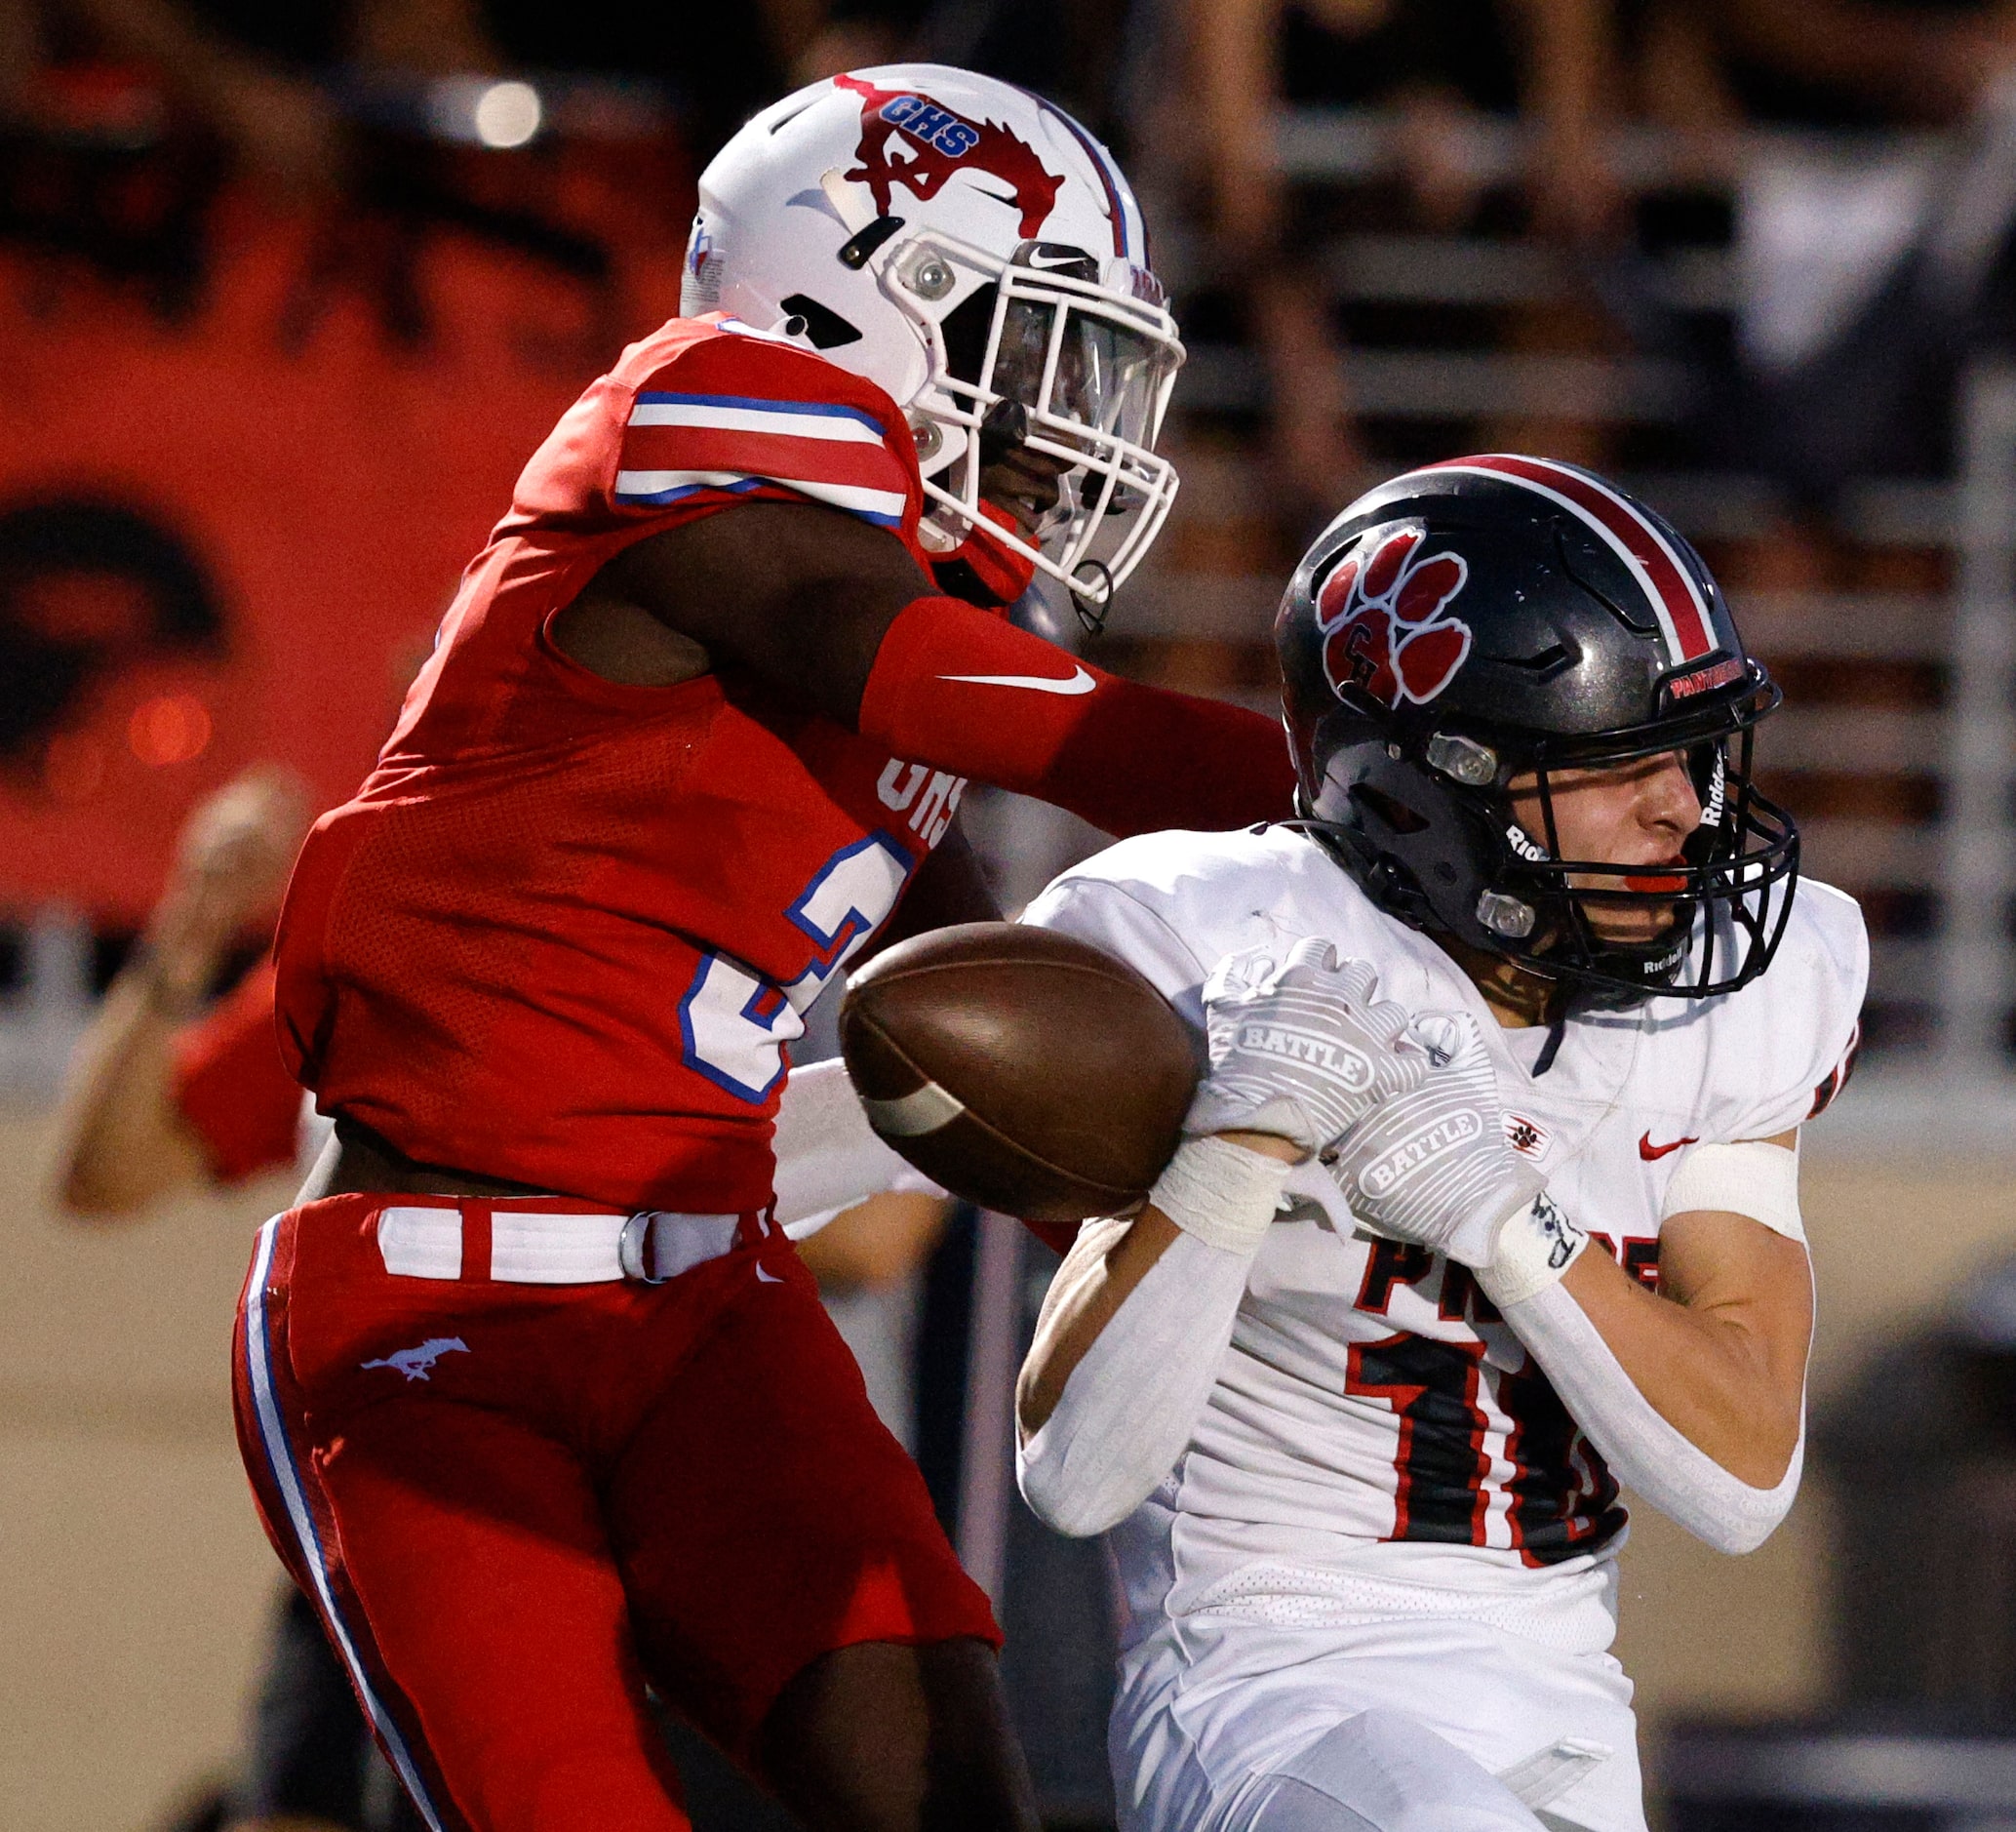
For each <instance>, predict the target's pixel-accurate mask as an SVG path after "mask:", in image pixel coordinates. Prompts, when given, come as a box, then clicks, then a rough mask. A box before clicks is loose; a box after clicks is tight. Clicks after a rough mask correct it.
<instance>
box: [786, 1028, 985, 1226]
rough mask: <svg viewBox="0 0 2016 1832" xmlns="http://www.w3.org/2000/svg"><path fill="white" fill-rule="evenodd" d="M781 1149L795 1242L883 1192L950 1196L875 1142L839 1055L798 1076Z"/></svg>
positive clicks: (790, 1084)
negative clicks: (908, 1191)
mask: <svg viewBox="0 0 2016 1832" xmlns="http://www.w3.org/2000/svg"><path fill="white" fill-rule="evenodd" d="M775 1148H776V1154H777V1170H776V1179H775V1189H776V1195H777V1221H778V1223H779V1224H780V1225H781V1226H782V1227H783V1229H784V1231H785V1233H787V1234H789V1235H790V1236H791V1237H792V1238H793V1239H794V1240H803V1239H804V1238H805V1237H806V1236H807V1235H808V1234H813V1233H816V1232H817V1231H818V1229H819V1228H820V1227H821V1226H822V1225H824V1223H826V1222H828V1221H830V1220H832V1219H833V1217H834V1216H835V1215H839V1214H841V1213H842V1212H843V1211H844V1210H848V1209H851V1208H852V1207H853V1206H854V1205H855V1204H856V1203H859V1202H865V1201H867V1199H868V1198H869V1197H870V1196H879V1195H881V1194H882V1192H883V1191H884V1190H891V1189H904V1190H922V1191H924V1192H926V1193H927V1194H929V1195H936V1196H942V1195H943V1194H944V1193H945V1192H944V1191H943V1190H942V1189H940V1188H939V1187H938V1186H937V1184H935V1183H933V1182H932V1181H931V1180H930V1178H929V1177H928V1176H926V1175H924V1173H923V1172H922V1171H917V1170H913V1169H912V1168H911V1167H910V1165H909V1164H907V1163H906V1162H905V1161H904V1160H903V1159H902V1158H900V1157H899V1156H897V1154H896V1153H895V1152H894V1151H893V1150H891V1149H890V1148H889V1146H888V1145H886V1144H884V1143H883V1142H882V1140H881V1139H879V1138H878V1137H876V1135H875V1131H874V1129H873V1128H872V1127H871V1126H870V1125H869V1124H868V1116H867V1114H865V1113H864V1112H862V1110H861V1101H860V1097H859V1096H858V1095H856V1094H855V1093H854V1088H853V1084H852V1083H851V1082H850V1081H849V1080H848V1078H847V1065H846V1064H845V1063H844V1062H842V1061H841V1060H840V1058H839V1057H838V1056H836V1057H834V1058H833V1060H831V1061H830V1062H813V1063H811V1064H810V1065H809V1066H808V1067H805V1068H802V1069H793V1070H792V1071H791V1077H790V1079H789V1080H788V1081H786V1082H785V1084H784V1094H783V1098H782V1100H781V1101H780V1102H779V1104H778V1107H777V1133H776V1139H775Z"/></svg>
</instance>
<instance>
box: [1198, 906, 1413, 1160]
mask: <svg viewBox="0 0 2016 1832" xmlns="http://www.w3.org/2000/svg"><path fill="white" fill-rule="evenodd" d="M1378 987H1379V976H1378V975H1377V974H1375V973H1374V972H1373V971H1372V969H1371V968H1370V967H1369V966H1368V965H1367V964H1366V963H1365V962H1364V961H1346V962H1345V963H1344V964H1343V965H1342V966H1341V967H1340V966H1339V965H1338V964H1337V953H1336V950H1335V949H1334V948H1333V947H1331V945H1330V944H1329V943H1328V942H1327V941H1323V940H1319V939H1318V938H1317V937H1316V936H1308V937H1306V938H1305V939H1303V940H1301V941H1298V942H1297V943H1296V944H1295V946H1294V948H1293V950H1292V951H1291V952H1290V953H1289V955H1288V957H1287V959H1286V960H1285V961H1283V962H1281V963H1280V964H1279V965H1278V966H1277V965H1276V964H1275V960H1274V957H1273V955H1272V953H1271V952H1270V951H1268V950H1265V949H1259V948H1255V949H1251V950H1248V951H1247V952H1246V953H1244V954H1234V955H1231V956H1228V957H1227V958H1226V959H1225V960H1223V961H1221V962H1219V964H1218V968H1217V971H1216V972H1215V973H1213V974H1212V975H1211V976H1210V979H1209V980H1208V981H1207V982H1206V986H1205V989H1204V1005H1205V1021H1206V1025H1207V1027H1208V1033H1209V1043H1210V1056H1211V1066H1210V1069H1209V1071H1208V1072H1207V1073H1206V1076H1205V1080H1204V1086H1203V1087H1201V1088H1200V1089H1199V1090H1198V1091H1197V1098H1196V1099H1195V1100H1193V1101H1192V1102H1191V1105H1190V1113H1189V1117H1188V1118H1187V1119H1185V1121H1184V1122H1183V1130H1184V1132H1186V1133H1187V1134H1189V1135H1192V1136H1193V1137H1197V1136H1201V1135H1205V1134H1207V1133H1270V1134H1273V1135H1275V1136H1277V1137H1280V1138H1285V1139H1287V1140H1288V1141H1289V1142H1290V1143H1291V1144H1294V1145H1296V1146H1298V1147H1299V1148H1300V1149H1301V1150H1302V1151H1303V1152H1304V1153H1305V1154H1307V1153H1309V1152H1313V1151H1320V1150H1321V1149H1323V1147H1324V1146H1325V1145H1327V1144H1328V1143H1329V1142H1330V1141H1331V1140H1332V1139H1334V1138H1337V1137H1339V1136H1341V1135H1343V1134H1344V1133H1346V1132H1348V1131H1349V1130H1350V1129H1351V1127H1352V1126H1354V1125H1355V1124H1357V1122H1358V1121H1359V1120H1360V1119H1362V1118H1363V1117H1364V1115H1365V1114H1366V1113H1368V1112H1369V1111H1371V1110H1372V1108H1373V1107H1374V1106H1375V1105H1376V1104H1377V1103H1378V1102H1379V1101H1381V1100H1383V1099H1386V1098H1388V1097H1390V1096H1393V1095H1400V1094H1403V1093H1404V1092H1405V1091H1406V1090H1408V1089H1411V1088H1415V1087H1417V1086H1418V1085H1419V1084H1420V1082H1421V1080H1422V1078H1423V1077H1424V1076H1425V1075H1426V1074H1427V1073H1428V1055H1427V1053H1426V1052H1425V1051H1423V1050H1421V1049H1420V1048H1419V1047H1418V1046H1416V1045H1413V1044H1411V1043H1408V1042H1406V1041H1405V1037H1404V1032H1405V1030H1406V1024H1407V1015H1406V1013H1405V1012H1404V1011H1403V1009H1402V1008H1401V1007H1400V1006H1398V1005H1395V1004H1393V1003H1392V1002H1391V1001H1390V1000H1387V1001H1381V1000H1375V998H1374V997H1373V995H1374V994H1375V993H1376V992H1377V990H1378Z"/></svg>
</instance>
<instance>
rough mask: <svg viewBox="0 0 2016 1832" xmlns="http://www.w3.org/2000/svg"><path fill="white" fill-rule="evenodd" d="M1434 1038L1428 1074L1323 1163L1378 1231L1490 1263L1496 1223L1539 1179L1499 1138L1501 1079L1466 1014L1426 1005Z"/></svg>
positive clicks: (1419, 1020)
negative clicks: (1433, 1064)
mask: <svg viewBox="0 0 2016 1832" xmlns="http://www.w3.org/2000/svg"><path fill="white" fill-rule="evenodd" d="M1413 1028H1414V1031H1415V1033H1416V1034H1417V1035H1421V1034H1426V1035H1429V1036H1431V1037H1433V1038H1434V1039H1435V1042H1436V1046H1437V1047H1436V1048H1435V1050H1434V1052H1433V1059H1434V1062H1435V1066H1433V1067H1431V1068H1430V1069H1429V1070H1428V1072H1427V1075H1426V1077H1425V1079H1422V1080H1421V1081H1419V1083H1418V1084H1417V1085H1416V1086H1414V1087H1412V1088H1410V1089H1406V1090H1403V1091H1402V1092H1400V1093H1397V1094H1395V1095H1392V1097H1390V1098H1389V1099H1385V1100H1382V1101H1380V1102H1379V1104H1378V1105H1377V1106H1375V1107H1373V1108H1372V1110H1371V1111H1370V1112H1369V1113H1368V1114H1366V1116H1365V1117H1364V1120H1363V1121H1362V1122H1361V1123H1360V1124H1359V1125H1358V1126H1357V1127H1356V1128H1355V1129H1354V1130H1353V1132H1352V1133H1351V1135H1350V1136H1349V1137H1347V1138H1345V1139H1344V1140H1342V1142H1341V1143H1340V1145H1339V1147H1338V1149H1337V1151H1336V1152H1335V1153H1334V1155H1332V1154H1330V1153H1327V1152H1326V1153H1324V1163H1325V1164H1326V1165H1327V1166H1328V1167H1329V1171H1330V1175H1332V1176H1334V1177H1335V1178H1336V1179H1337V1185H1338V1187H1339V1188H1340V1189H1342V1190H1343V1192H1344V1200H1345V1201H1346V1202H1347V1203H1349V1204H1350V1205H1351V1210H1352V1213H1353V1214H1354V1215H1358V1216H1359V1217H1360V1219H1362V1220H1364V1221H1365V1222H1367V1223H1369V1224H1370V1225H1371V1226H1372V1227H1374V1228H1376V1229H1377V1230H1378V1231H1379V1232H1380V1233H1382V1234H1390V1235H1392V1236H1394V1237H1395V1238H1396V1239H1398V1240H1403V1241H1412V1242H1414V1243H1415V1244H1416V1245H1418V1246H1422V1247H1427V1248H1432V1249H1433V1250H1434V1251H1435V1252H1436V1253H1439V1254H1446V1255H1448V1256H1449V1257H1450V1258H1451V1259H1458V1260H1461V1261H1462V1262H1463V1264H1465V1265H1466V1266H1485V1265H1489V1264H1490V1263H1491V1259H1492V1255H1493V1253H1494V1251H1495V1249H1496V1245H1497V1239H1498V1230H1499V1228H1500V1227H1501V1226H1502V1225H1503V1224H1504V1222H1505V1220H1506V1219H1507V1217H1508V1216H1510V1215H1514V1214H1516V1213H1517V1212H1518V1211H1519V1210H1521V1209H1523V1208H1525V1207H1527V1206H1528V1205H1529V1204H1530V1203H1531V1202H1532V1200H1533V1198H1534V1197H1535V1196H1536V1195H1537V1194H1538V1193H1539V1191H1540V1189H1541V1186H1542V1183H1543V1181H1544V1179H1543V1178H1542V1177H1540V1176H1539V1175H1537V1174H1536V1173H1535V1172H1534V1171H1533V1170H1532V1169H1531V1168H1530V1167H1529V1166H1527V1165H1524V1164H1522V1163H1521V1162H1520V1160H1519V1158H1518V1157H1517V1156H1515V1155H1514V1152H1513V1150H1512V1147H1511V1146H1510V1145H1508V1144H1507V1143H1506V1142H1505V1120H1504V1115H1503V1112H1502V1111H1501V1109H1500V1107H1499V1105H1498V1078H1497V1076H1496V1075H1495V1074H1494V1073H1493V1072H1492V1070H1491V1059H1490V1057H1489V1056H1488V1055H1486V1054H1485V1052H1484V1040H1483V1037H1482V1034H1481V1033H1480V1032H1479V1030H1478V1027H1477V1020H1476V1019H1475V1018H1474V1017H1472V1016H1470V1015H1469V1014H1468V1013H1462V1012H1456V1013H1449V1012H1424V1013H1422V1014H1421V1015H1420V1016H1418V1017H1416V1018H1415V1019H1414V1023H1413Z"/></svg>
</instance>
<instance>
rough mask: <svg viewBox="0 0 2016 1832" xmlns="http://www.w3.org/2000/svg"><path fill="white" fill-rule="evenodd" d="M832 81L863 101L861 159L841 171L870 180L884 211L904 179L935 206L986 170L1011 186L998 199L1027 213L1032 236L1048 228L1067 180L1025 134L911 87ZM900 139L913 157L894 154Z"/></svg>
mask: <svg viewBox="0 0 2016 1832" xmlns="http://www.w3.org/2000/svg"><path fill="white" fill-rule="evenodd" d="M833 80H834V82H835V83H836V84H837V85H838V86H839V87H840V88H842V89H850V90H852V91H853V93H854V94H855V95H857V96H859V97H860V98H861V143H860V144H859V146H857V147H856V148H855V150H854V157H855V158H856V159H857V160H858V161H859V163H858V164H857V165H856V166H855V167H854V168H853V170H852V171H850V172H847V173H844V174H843V175H842V176H843V177H845V178H846V179H848V180H849V181H850V182H852V183H865V184H866V185H867V186H868V188H869V189H870V190H871V191H872V192H873V193H874V195H875V208H876V209H877V211H879V212H880V213H881V214H882V215H883V216H885V217H886V216H888V215H889V214H890V200H891V198H892V196H893V194H894V189H895V186H897V185H898V184H900V185H902V186H903V188H904V189H905V190H907V191H909V192H910V193H912V195H914V196H915V197H916V198H917V199H918V201H919V202H920V203H929V201H930V200H931V199H932V198H933V197H935V196H936V195H937V194H938V192H939V191H940V190H942V189H943V188H944V186H945V185H946V184H947V183H948V182H949V181H950V180H951V179H953V177H954V176H955V175H957V174H958V173H960V172H963V171H974V172H984V173H986V174H987V175H988V176H989V177H990V178H995V179H1000V180H1001V182H1002V183H1004V184H1006V185H1007V186H1008V196H1006V197H997V201H998V202H1000V203H1004V204H1007V205H1008V206H1009V207H1010V208H1012V209H1015V210H1018V211H1020V212H1021V216H1022V230H1021V232H1022V234H1023V235H1025V236H1033V235H1034V234H1035V233H1036V232H1037V231H1038V230H1039V229H1040V228H1042V227H1043V225H1044V223H1045V221H1046V220H1047V219H1048V217H1049V214H1050V212H1051V211H1052V210H1054V209H1055V208H1056V204H1057V193H1058V191H1060V190H1061V189H1062V188H1063V185H1064V180H1063V179H1062V178H1061V177H1059V176H1055V175H1052V174H1051V173H1049V172H1048V171H1046V170H1045V169H1044V165H1043V162H1042V160H1040V159H1038V158H1037V156H1036V150H1035V148H1034V147H1032V146H1031V145H1030V144H1029V142H1028V141H1027V140H1025V139H1022V138H1021V136H1020V135H1018V134H1015V133H1013V132H1012V131H1010V130H1009V129H1008V128H1006V127H1002V126H1000V125H999V124H998V123H996V122H993V121H982V122H980V123H978V124H977V125H975V124H974V123H973V122H971V121H968V120H966V119H964V118H963V117H961V116H959V115H956V114H954V113H953V112H952V110H951V109H950V108H945V107H941V106H939V104H938V103H937V102H935V101H933V100H930V98H929V96H920V95H917V94H916V93H915V92H914V91H911V90H904V89H878V88H877V87H876V86H875V85H874V84H873V83H870V82H866V81H864V80H863V79H862V78H860V77H858V76H836V77H835V78H834V79H833ZM897 136H900V137H901V138H900V139H899V140H898V141H897V143H898V144H899V145H900V146H902V147H904V148H907V150H908V152H909V157H908V158H905V159H894V158H891V157H890V156H889V152H890V149H889V142H890V141H891V139H896V138H897ZM990 194H991V193H990Z"/></svg>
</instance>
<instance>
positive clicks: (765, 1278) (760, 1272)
mask: <svg viewBox="0 0 2016 1832" xmlns="http://www.w3.org/2000/svg"><path fill="white" fill-rule="evenodd" d="M756 1282H757V1284H759V1285H782V1284H783V1283H784V1281H783V1280H782V1279H780V1278H779V1277H778V1276H777V1275H776V1274H775V1273H774V1272H766V1271H764V1269H763V1268H762V1267H761V1266H758V1267H757V1268H756Z"/></svg>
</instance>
